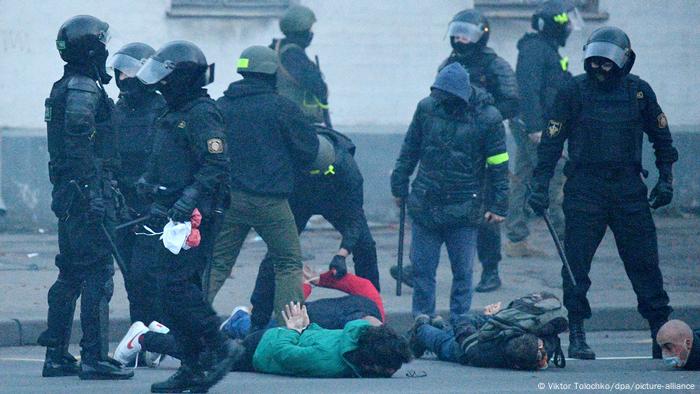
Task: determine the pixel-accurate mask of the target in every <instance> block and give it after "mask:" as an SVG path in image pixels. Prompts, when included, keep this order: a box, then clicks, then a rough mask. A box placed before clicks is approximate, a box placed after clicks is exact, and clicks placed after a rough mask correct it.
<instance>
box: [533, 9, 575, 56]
mask: <svg viewBox="0 0 700 394" xmlns="http://www.w3.org/2000/svg"><path fill="white" fill-rule="evenodd" d="M531 24H532V28H533V29H535V30H537V31H539V32H541V33H542V34H544V35H546V36H548V37H551V38H553V39H554V40H556V41H557V43H558V44H559V45H560V46H564V45H566V40H567V38H569V35H570V34H571V32H572V31H573V30H581V28H582V27H583V24H584V23H583V18H581V14H580V13H579V11H578V9H577V8H576V6H575V4H574V3H573V2H572V1H570V0H548V1H545V2H544V3H542V4H541V5H540V6H539V7H537V10H536V11H535V13H534V14H533V15H532V21H531Z"/></svg>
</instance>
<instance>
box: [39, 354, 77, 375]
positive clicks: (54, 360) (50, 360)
mask: <svg viewBox="0 0 700 394" xmlns="http://www.w3.org/2000/svg"><path fill="white" fill-rule="evenodd" d="M78 373H80V365H79V364H78V360H76V358H75V357H73V355H72V354H70V353H68V352H66V351H64V350H63V349H62V348H46V359H45V360H44V368H43V369H42V370H41V376H43V377H45V378H54V377H60V376H77V375H78Z"/></svg>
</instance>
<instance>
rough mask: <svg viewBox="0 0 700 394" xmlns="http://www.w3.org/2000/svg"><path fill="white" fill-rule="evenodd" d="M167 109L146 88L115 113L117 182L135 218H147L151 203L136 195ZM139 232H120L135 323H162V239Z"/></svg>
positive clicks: (119, 105)
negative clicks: (158, 255)
mask: <svg viewBox="0 0 700 394" xmlns="http://www.w3.org/2000/svg"><path fill="white" fill-rule="evenodd" d="M164 110H165V100H164V99H163V97H162V96H161V95H159V94H157V93H155V92H150V91H147V90H145V89H144V90H141V91H139V92H130V93H129V94H123V95H121V96H120V97H119V101H117V105H116V106H115V108H114V113H113V114H112V125H113V128H114V130H115V132H116V133H117V136H118V139H119V154H120V157H121V162H122V166H121V170H120V171H119V172H118V174H117V180H118V183H119V189H120V191H121V192H122V194H123V195H124V199H125V202H126V205H127V206H128V207H129V208H130V211H131V213H132V215H143V214H145V213H147V212H146V211H147V210H148V201H145V199H144V196H139V195H138V194H137V192H136V182H137V181H138V179H139V177H140V176H141V175H142V174H143V173H144V170H145V168H144V163H147V162H148V158H149V156H150V154H151V150H152V147H153V135H154V134H155V120H156V118H157V117H158V116H159V115H161V114H162V113H163V112H164ZM138 228H140V226H139V227H138ZM135 230H136V229H123V230H121V231H119V232H118V233H117V238H116V242H117V246H118V247H119V250H120V252H121V255H122V258H123V259H124V261H125V263H126V264H127V266H128V269H129V274H128V275H129V277H128V278H127V280H126V281H125V285H126V289H127V295H128V296H129V312H130V316H131V321H132V322H136V321H142V322H146V323H149V322H151V321H153V320H159V321H160V320H161V319H162V310H161V308H160V303H159V302H158V299H159V298H158V297H157V288H156V287H155V286H154V284H155V283H156V278H157V276H158V275H157V273H155V272H154V270H155V265H156V264H155V260H156V251H157V249H158V243H159V240H158V237H156V236H150V237H148V236H145V235H142V236H137V235H136V234H135V232H136V231H135ZM139 232H141V233H143V231H139Z"/></svg>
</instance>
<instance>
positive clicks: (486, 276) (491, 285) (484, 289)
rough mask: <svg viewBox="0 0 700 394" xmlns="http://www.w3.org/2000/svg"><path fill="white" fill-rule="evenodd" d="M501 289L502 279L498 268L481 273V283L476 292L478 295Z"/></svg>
mask: <svg viewBox="0 0 700 394" xmlns="http://www.w3.org/2000/svg"><path fill="white" fill-rule="evenodd" d="M499 287H501V278H499V277H498V268H495V269H484V271H483V272H482V273H481V281H479V284H478V285H476V288H474V290H475V291H476V292H477V293H488V292H490V291H494V290H497V289H498V288H499Z"/></svg>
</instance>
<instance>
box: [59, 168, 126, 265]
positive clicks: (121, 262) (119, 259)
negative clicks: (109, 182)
mask: <svg viewBox="0 0 700 394" xmlns="http://www.w3.org/2000/svg"><path fill="white" fill-rule="evenodd" d="M70 183H72V184H73V186H75V190H77V191H78V195H79V196H80V198H83V199H84V198H85V195H84V194H83V189H81V188H80V185H79V184H78V182H76V181H74V180H73V181H70ZM100 229H101V230H102V233H103V234H104V236H105V238H107V241H108V242H109V246H110V247H111V248H112V255H113V256H114V259H115V260H116V261H117V265H118V266H119V270H121V272H122V275H123V276H127V269H126V264H124V259H122V255H121V254H119V249H117V244H115V243H114V239H112V235H110V233H109V231H108V230H107V227H105V224H104V222H100Z"/></svg>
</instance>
